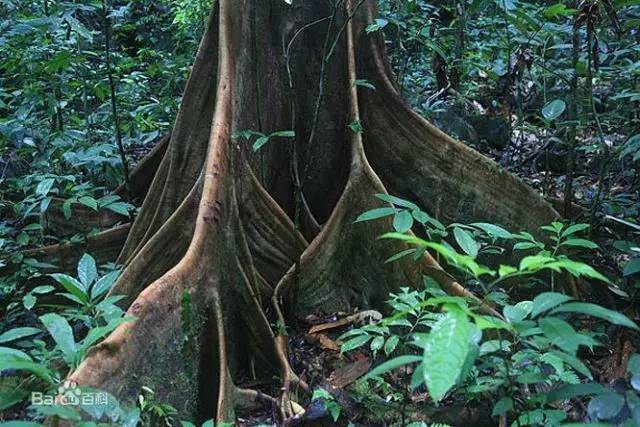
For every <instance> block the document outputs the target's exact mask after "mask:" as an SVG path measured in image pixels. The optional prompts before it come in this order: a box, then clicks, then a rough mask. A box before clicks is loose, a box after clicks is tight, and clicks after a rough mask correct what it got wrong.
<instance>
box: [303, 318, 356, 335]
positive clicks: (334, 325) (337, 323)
mask: <svg viewBox="0 0 640 427" xmlns="http://www.w3.org/2000/svg"><path fill="white" fill-rule="evenodd" d="M348 324H349V320H347V319H340V320H336V321H335V322H329V323H322V324H320V325H315V326H312V327H311V329H309V334H315V333H316V332H320V331H326V330H328V329H336V328H340V327H342V326H344V325H348Z"/></svg>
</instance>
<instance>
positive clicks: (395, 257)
mask: <svg viewBox="0 0 640 427" xmlns="http://www.w3.org/2000/svg"><path fill="white" fill-rule="evenodd" d="M415 252H416V249H405V250H404V251H400V252H398V253H397V254H394V255H391V256H390V257H389V258H387V259H386V260H384V262H385V264H387V263H390V262H393V261H397V260H399V259H400V258H403V257H405V256H407V255H411V254H412V253H415Z"/></svg>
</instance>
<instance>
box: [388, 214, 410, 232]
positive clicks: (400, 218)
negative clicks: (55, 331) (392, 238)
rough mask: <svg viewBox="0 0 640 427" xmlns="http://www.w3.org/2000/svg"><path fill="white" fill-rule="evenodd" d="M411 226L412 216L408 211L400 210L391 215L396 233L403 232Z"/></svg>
mask: <svg viewBox="0 0 640 427" xmlns="http://www.w3.org/2000/svg"><path fill="white" fill-rule="evenodd" d="M412 226H413V216H412V215H411V212H409V211H400V212H398V213H397V214H396V215H395V216H394V217H393V228H395V230H396V231H397V232H398V233H405V232H407V231H409V230H411V227H412Z"/></svg>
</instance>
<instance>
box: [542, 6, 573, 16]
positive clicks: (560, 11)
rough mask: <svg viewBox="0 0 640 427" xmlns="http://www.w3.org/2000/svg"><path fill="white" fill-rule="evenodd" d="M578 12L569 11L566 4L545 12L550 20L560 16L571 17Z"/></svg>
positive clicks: (549, 8)
mask: <svg viewBox="0 0 640 427" xmlns="http://www.w3.org/2000/svg"><path fill="white" fill-rule="evenodd" d="M575 12H576V10H575V9H568V8H567V6H566V5H565V4H562V3H556V4H554V5H552V6H549V7H547V8H546V9H545V10H544V14H545V16H547V17H548V18H555V17H558V16H571V15H573V14H574V13H575Z"/></svg>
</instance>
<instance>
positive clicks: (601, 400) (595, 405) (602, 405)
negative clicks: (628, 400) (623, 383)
mask: <svg viewBox="0 0 640 427" xmlns="http://www.w3.org/2000/svg"><path fill="white" fill-rule="evenodd" d="M624 401H625V400H624V396H622V395H619V394H617V393H611V392H609V393H603V394H600V395H598V396H596V397H594V398H593V399H591V402H589V405H588V406H587V412H588V413H589V415H590V416H591V417H593V418H594V419H596V420H608V419H610V418H613V417H615V416H616V415H618V413H619V412H620V410H621V409H622V407H623V406H624Z"/></svg>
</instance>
